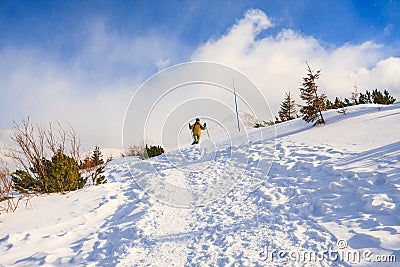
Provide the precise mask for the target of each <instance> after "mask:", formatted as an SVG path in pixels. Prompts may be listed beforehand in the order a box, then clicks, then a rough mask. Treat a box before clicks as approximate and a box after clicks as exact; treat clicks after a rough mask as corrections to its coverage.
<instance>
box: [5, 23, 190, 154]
mask: <svg viewBox="0 0 400 267" xmlns="http://www.w3.org/2000/svg"><path fill="white" fill-rule="evenodd" d="M91 25H92V28H85V29H81V30H82V33H81V34H77V35H79V36H80V38H82V40H77V43H78V44H79V45H80V47H79V49H78V50H77V51H75V52H74V54H73V55H72V56H71V57H67V56H66V55H64V54H63V51H62V52H61V53H60V54H57V53H55V52H54V51H43V50H40V49H39V48H37V47H32V46H29V44H24V45H25V46H24V47H18V48H17V47H7V48H3V49H2V50H0V58H2V60H1V61H0V94H1V98H0V112H1V114H2V116H1V118H0V129H1V128H3V129H9V128H10V127H12V122H13V121H20V120H21V119H22V118H25V117H27V116H30V118H31V121H33V122H35V123H40V124H47V123H48V122H50V121H59V122H61V123H62V124H64V125H68V124H71V125H72V126H74V128H75V129H76V130H77V132H78V134H79V136H80V138H81V139H82V142H83V144H84V149H89V148H93V147H94V145H95V144H98V145H100V146H101V147H120V146H121V144H122V138H121V135H122V133H121V131H122V122H123V117H124V115H125V110H126V107H127V105H128V103H129V100H130V98H131V96H132V95H133V93H134V92H135V91H136V89H137V88H138V87H139V86H140V84H141V83H142V82H143V81H144V80H145V79H146V78H147V77H148V76H149V75H151V74H153V73H154V72H155V71H157V69H158V67H160V66H159V65H158V64H159V63H160V62H162V65H163V66H166V65H167V64H170V61H167V60H165V59H166V58H173V59H174V60H179V58H181V57H182V56H183V55H182V51H183V50H184V49H185V47H183V46H181V49H180V50H178V49H176V48H177V47H178V46H179V43H178V42H177V41H176V40H174V39H171V38H168V37H167V36H164V35H162V34H157V33H156V32H155V31H152V32H150V33H148V34H147V35H141V36H129V37H126V36H124V35H121V34H119V33H117V32H114V31H112V30H110V29H107V27H106V25H104V24H103V23H102V22H101V21H97V22H96V23H94V24H91Z"/></svg>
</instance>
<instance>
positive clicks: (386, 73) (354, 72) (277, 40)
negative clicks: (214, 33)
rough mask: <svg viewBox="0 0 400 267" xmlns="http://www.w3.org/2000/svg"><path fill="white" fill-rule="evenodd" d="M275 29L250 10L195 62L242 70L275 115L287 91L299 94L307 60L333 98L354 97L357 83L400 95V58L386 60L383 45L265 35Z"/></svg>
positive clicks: (202, 48)
mask: <svg viewBox="0 0 400 267" xmlns="http://www.w3.org/2000/svg"><path fill="white" fill-rule="evenodd" d="M271 27H272V24H271V22H270V19H269V18H268V17H267V16H266V15H265V14H264V13H263V12H262V11H259V10H250V11H248V12H247V13H246V14H245V17H244V18H243V19H241V20H239V21H238V22H237V23H236V24H235V25H234V26H233V27H232V28H231V29H230V30H228V32H227V33H226V34H225V35H223V36H221V37H220V38H219V39H216V40H210V41H208V42H206V43H205V44H203V45H201V46H200V47H199V48H198V49H197V50H196V51H195V52H194V53H193V55H192V59H193V60H208V61H215V62H219V63H223V64H227V65H229V66H232V67H234V68H236V69H238V70H240V71H242V72H243V73H244V74H246V75H247V76H249V77H250V78H251V79H252V80H253V81H255V83H256V84H257V85H258V86H259V88H260V89H261V91H262V92H263V93H264V95H265V96H266V97H267V99H268V101H269V102H270V105H271V108H272V111H273V112H274V113H275V114H276V113H277V111H278V109H279V104H280V102H281V101H282V98H283V96H284V92H285V91H289V90H290V91H292V92H293V93H295V95H298V87H299V84H300V82H301V79H302V77H303V76H304V75H305V74H306V64H305V62H306V61H308V63H309V64H310V65H311V67H312V68H314V69H322V75H321V78H320V80H319V81H318V84H319V86H320V89H321V91H323V92H325V93H327V94H328V97H330V98H334V97H335V96H341V97H350V94H351V90H352V85H353V84H354V82H355V81H357V82H358V83H359V85H360V89H362V90H365V89H373V88H382V89H388V90H389V91H390V92H391V93H392V94H394V95H397V96H399V94H400V92H399V88H400V81H399V75H398V73H399V71H398V68H399V67H400V62H399V58H387V59H386V57H387V55H386V53H385V47H384V46H382V45H379V44H375V43H373V42H364V43H361V44H345V45H342V46H339V47H332V46H329V45H327V44H323V43H321V41H319V40H317V39H315V38H314V37H312V36H303V35H301V34H299V33H296V32H294V31H292V30H290V29H282V30H281V31H280V32H279V33H278V34H276V35H266V36H265V33H267V32H268V30H269V29H270V28H271ZM263 31H264V32H263ZM261 32H263V35H262V36H261V35H260V33H261Z"/></svg>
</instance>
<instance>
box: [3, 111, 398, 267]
mask: <svg viewBox="0 0 400 267" xmlns="http://www.w3.org/2000/svg"><path fill="white" fill-rule="evenodd" d="M325 116H326V118H327V125H324V126H318V127H311V126H310V125H309V124H306V123H304V122H303V121H301V120H293V121H290V122H286V123H281V124H279V125H277V127H276V134H277V139H276V140H275V142H274V140H273V139H268V140H265V141H260V140H258V139H257V138H258V136H259V135H258V132H257V131H258V130H257V129H253V130H249V132H248V136H249V140H248V142H246V143H245V144H241V142H233V144H239V145H238V147H229V146H227V145H226V144H227V142H218V143H217V144H209V146H205V147H202V148H197V147H191V148H185V149H183V150H182V151H179V152H177V151H175V152H170V153H168V154H164V155H162V156H160V157H157V158H155V159H154V160H152V161H149V160H148V161H140V160H138V159H135V158H126V159H117V160H114V161H112V162H110V163H109V165H108V167H107V178H108V181H109V182H108V183H107V184H105V185H101V186H98V187H86V188H84V189H82V190H80V191H77V192H71V193H68V194H66V195H51V196H40V197H35V198H34V199H32V200H31V202H30V204H29V206H28V209H24V208H23V207H21V208H20V209H19V210H17V211H16V212H15V213H11V214H1V215H0V265H1V264H3V265H13V266H37V265H49V266H52V265H63V266H87V265H88V266H114V265H118V266H267V265H268V266H270V265H278V266H288V265H289V266H290V265H295V266H302V265H304V264H310V265H316V266H332V265H336V266H347V265H352V264H355V263H361V265H371V266H376V265H377V264H378V263H377V262H376V261H378V260H380V261H382V260H385V261H392V260H394V259H396V260H397V264H398V262H399V261H400V134H399V133H400V125H399V121H400V105H398V104H396V105H391V106H384V107H380V108H378V106H375V105H360V106H356V107H351V108H349V109H348V112H347V114H346V115H340V114H338V113H336V112H335V111H328V112H325ZM262 131H263V136H271V133H273V132H274V129H273V128H271V127H267V128H263V129H262ZM235 138H240V136H236V137H235ZM246 140H247V139H246ZM271 148H275V151H274V153H270V156H271V157H273V163H272V165H271V164H265V165H263V164H262V162H263V161H268V155H267V156H265V157H262V158H257V156H258V155H259V154H257V153H256V152H257V151H260V150H262V149H265V151H267V152H269V151H270V149H271ZM232 151H239V152H240V151H248V153H247V154H246V153H243V154H240V153H239V154H238V155H239V156H237V157H234V156H232ZM244 155H245V156H244ZM125 160H127V161H125ZM232 162H233V163H234V164H231V163H232ZM210 163H211V165H210ZM257 164H260V165H259V166H261V167H262V168H269V167H270V169H269V172H268V169H262V170H261V173H263V172H265V173H267V172H268V176H267V177H263V180H262V184H259V183H257V182H254V179H253V178H254V177H252V176H251V174H254V173H252V168H253V167H254V166H256V165H257ZM128 167H129V168H128ZM243 168H244V169H246V172H243V173H242V171H243ZM154 170H156V171H157V173H158V178H157V179H158V180H156V181H157V182H159V184H156V183H153V180H152V179H153V178H154V174H153V173H154ZM192 170H197V171H198V172H196V174H193V172H192ZM259 171H260V170H259ZM238 173H240V174H243V175H241V176H240V177H237V174H238ZM235 175H236V176H235ZM132 176H133V177H134V178H135V180H136V181H138V182H139V184H140V185H141V186H144V187H145V188H146V189H147V190H152V191H149V192H150V193H151V194H152V195H156V196H157V197H159V198H162V199H163V200H164V201H165V200H168V198H170V199H172V200H174V201H183V202H180V203H181V204H182V203H183V204H188V206H190V204H192V203H195V204H196V203H197V202H196V200H195V199H194V198H193V196H184V200H181V199H180V198H179V197H176V196H177V195H179V194H177V193H176V192H169V193H170V195H168V194H167V193H165V194H163V193H162V192H164V191H162V190H164V189H165V188H166V186H167V183H166V182H168V183H169V184H173V185H175V186H176V187H177V188H178V187H181V188H207V187H212V186H213V185H214V187H215V188H214V189H218V188H220V187H221V188H223V189H225V188H226V187H225V186H227V185H228V186H230V185H231V184H230V183H231V182H232V181H233V182H234V185H235V187H234V188H233V189H232V190H231V191H229V192H228V193H227V194H226V195H224V196H223V197H222V198H218V199H217V200H215V201H213V202H211V203H208V204H205V205H194V206H193V205H192V207H191V208H178V207H174V206H171V205H165V204H162V203H160V202H158V201H156V200H155V199H154V198H151V197H149V195H148V194H146V193H144V192H143V190H141V188H140V187H139V186H138V185H137V184H136V182H135V180H134V179H133V178H132ZM229 177H230V178H231V180H229ZM232 177H233V178H232ZM239 178H240V179H239ZM225 179H228V180H229V181H228V182H227V181H226V180H225ZM160 188H161V189H160ZM157 190H161V191H162V192H161V193H160V191H157ZM194 191H196V190H194ZM203 192H204V191H201V190H200V191H198V192H197V191H196V193H198V194H199V195H201V194H202V193H203ZM210 192H214V193H215V192H217V193H221V194H223V193H224V190H222V192H219V191H218V190H217V191H215V190H213V191H210ZM174 196H175V197H176V198H174ZM185 197H188V198H185ZM202 197H204V195H202ZM211 197H212V196H211ZM188 199H189V201H188ZM203 200H204V198H203ZM185 201H186V202H185ZM175 204H176V203H175ZM183 204H182V205H183ZM203 204H204V203H203ZM183 206H185V205H183ZM358 256H359V257H358ZM382 266H396V263H392V264H389V263H384V264H382Z"/></svg>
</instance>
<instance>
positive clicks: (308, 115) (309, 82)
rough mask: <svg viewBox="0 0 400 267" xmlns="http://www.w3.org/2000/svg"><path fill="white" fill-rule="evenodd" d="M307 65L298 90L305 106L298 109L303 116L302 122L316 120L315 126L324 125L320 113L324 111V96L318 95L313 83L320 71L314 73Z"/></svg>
mask: <svg viewBox="0 0 400 267" xmlns="http://www.w3.org/2000/svg"><path fill="white" fill-rule="evenodd" d="M306 64H307V71H308V73H307V76H306V77H304V78H303V82H302V86H301V87H300V88H299V89H300V97H301V99H302V100H304V101H306V105H305V106H302V107H301V109H300V112H301V114H303V120H305V121H306V122H313V121H315V120H317V121H316V122H315V123H314V125H316V124H325V120H324V117H323V116H322V111H323V110H325V103H326V95H325V94H321V95H318V86H317V85H316V84H315V81H316V80H317V79H318V78H319V76H320V73H321V70H318V71H316V73H314V71H313V70H311V68H310V66H309V65H308V63H306Z"/></svg>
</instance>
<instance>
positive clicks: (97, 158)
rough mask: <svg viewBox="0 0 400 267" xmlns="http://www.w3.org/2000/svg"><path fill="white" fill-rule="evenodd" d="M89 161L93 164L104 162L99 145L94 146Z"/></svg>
mask: <svg viewBox="0 0 400 267" xmlns="http://www.w3.org/2000/svg"><path fill="white" fill-rule="evenodd" d="M91 161H92V163H93V166H97V165H100V164H103V163H104V160H103V154H102V153H101V151H100V148H99V146H96V147H95V148H94V150H93V154H92V157H91Z"/></svg>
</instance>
